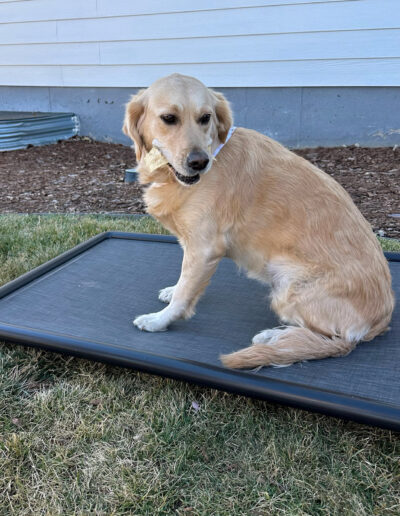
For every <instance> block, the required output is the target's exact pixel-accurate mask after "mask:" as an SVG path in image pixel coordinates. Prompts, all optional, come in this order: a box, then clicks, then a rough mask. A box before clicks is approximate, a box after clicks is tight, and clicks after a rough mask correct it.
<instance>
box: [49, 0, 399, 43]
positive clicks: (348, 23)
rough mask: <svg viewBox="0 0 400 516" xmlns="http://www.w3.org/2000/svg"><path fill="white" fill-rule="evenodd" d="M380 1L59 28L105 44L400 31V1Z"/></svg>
mask: <svg viewBox="0 0 400 516" xmlns="http://www.w3.org/2000/svg"><path fill="white" fill-rule="evenodd" d="M370 1H371V0H365V3H366V4H367V3H370ZM382 3H385V4H387V5H386V6H385V8H382V9H379V10H378V11H376V9H365V8H364V9H361V8H360V5H361V4H360V3H359V2H349V3H341V4H334V3H332V4H307V5H288V6H279V7H270V8H266V7H260V8H253V9H245V8H244V9H237V10H232V11H230V12H229V18H228V19H229V23H227V12H226V11H202V12H191V13H171V14H159V15H153V16H134V17H123V18H99V19H96V20H73V21H68V20H66V21H62V22H57V27H58V38H59V40H60V41H79V40H80V39H81V38H82V34H85V41H97V40H98V38H99V34H101V35H102V36H101V37H102V40H103V41H111V40H131V39H135V40H137V39H159V38H177V37H180V38H191V37H196V36H197V37H199V36H200V37H205V36H206V37H207V36H230V35H239V34H244V35H250V34H276V33H286V32H308V31H331V30H353V29H374V28H382V27H385V28H398V27H400V9H398V6H399V4H398V0H382ZM338 5H340V6H343V8H340V9H339V8H338ZM390 7H392V9H390ZM232 33H233V34H232Z"/></svg>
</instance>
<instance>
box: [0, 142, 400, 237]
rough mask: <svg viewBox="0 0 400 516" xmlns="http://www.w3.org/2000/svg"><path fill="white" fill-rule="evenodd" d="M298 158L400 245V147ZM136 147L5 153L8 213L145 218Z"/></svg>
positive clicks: (1, 202)
mask: <svg viewBox="0 0 400 516" xmlns="http://www.w3.org/2000/svg"><path fill="white" fill-rule="evenodd" d="M295 152H296V153H297V154H299V155H301V156H303V157H304V158H306V159H308V160H309V161H311V162H312V163H314V164H315V165H317V166H318V167H320V168H321V169H322V170H324V171H325V172H327V173H328V174H330V175H331V176H332V177H334V178H335V179H336V180H337V181H338V182H339V183H340V184H341V185H342V186H343V187H344V188H345V189H346V190H347V191H348V192H349V194H350V195H351V196H352V198H353V200H354V202H355V204H356V205H357V206H358V208H359V209H360V210H361V212H362V213H363V215H364V216H365V217H366V219H367V220H368V221H369V222H370V223H371V225H372V227H373V229H374V231H375V232H380V234H381V235H382V234H383V235H385V236H388V237H394V238H400V218H394V217H390V215H392V214H395V213H397V214H399V213H400V202H399V201H400V189H399V186H400V148H398V149H393V148H390V147H382V148H375V149H370V148H363V147H356V146H351V147H335V148H317V149H301V150H296V151H295ZM134 165H135V156H134V152H133V150H132V149H131V148H129V147H126V146H123V145H117V144H112V143H103V142H95V141H92V140H91V139H89V138H87V137H83V138H82V137H81V138H79V137H78V138H73V139H71V140H68V141H64V142H59V143H58V144H54V145H47V146H44V147H31V148H28V149H24V150H18V151H10V152H3V153H0V185H1V189H0V212H2V213H16V212H17V213H18V212H20V213H21V212H22V213H43V212H52V213H111V212H112V213H127V214H129V213H143V212H144V204H143V201H142V192H141V188H140V187H139V186H138V185H137V184H125V183H124V182H123V181H124V174H125V169H126V168H132V167H133V166H134Z"/></svg>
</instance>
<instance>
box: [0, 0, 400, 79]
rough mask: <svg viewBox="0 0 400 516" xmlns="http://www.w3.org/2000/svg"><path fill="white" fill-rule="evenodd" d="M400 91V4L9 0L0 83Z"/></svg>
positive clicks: (3, 11)
mask: <svg viewBox="0 0 400 516" xmlns="http://www.w3.org/2000/svg"><path fill="white" fill-rule="evenodd" d="M172 72H180V73H184V74H188V75H194V76H196V77H198V78H199V79H201V80H203V81H204V82H205V83H207V84H208V85H210V86H217V87H286V86H299V87H302V86H304V87H306V86H399V85H400V0H267V1H264V2H262V1H258V2H257V0H218V1H217V0H214V1H212V0H202V1H199V0H196V1H195V0H170V1H168V2H166V1H165V0H147V1H140V2H139V1H134V0H0V85H3V86H72V87H139V86H147V85H149V84H150V83H151V82H152V81H153V80H155V79H156V78H158V77H160V76H163V75H166V74H168V73H172Z"/></svg>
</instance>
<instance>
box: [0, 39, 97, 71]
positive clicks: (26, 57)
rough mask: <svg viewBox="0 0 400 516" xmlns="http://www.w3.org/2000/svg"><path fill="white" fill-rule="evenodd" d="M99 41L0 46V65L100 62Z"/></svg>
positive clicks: (90, 63)
mask: <svg viewBox="0 0 400 516" xmlns="http://www.w3.org/2000/svg"><path fill="white" fill-rule="evenodd" d="M99 45H100V44H99V43H63V44H59V43H50V44H36V45H35V44H31V45H2V46H0V66H1V65H79V64H87V65H93V64H100V55H99Z"/></svg>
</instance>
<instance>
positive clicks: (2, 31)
mask: <svg viewBox="0 0 400 516" xmlns="http://www.w3.org/2000/svg"><path fill="white" fill-rule="evenodd" d="M54 41H57V22H54V21H52V22H38V23H10V24H4V25H3V24H0V44H7V43H14V44H15V43H43V42H44V43H48V42H54Z"/></svg>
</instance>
